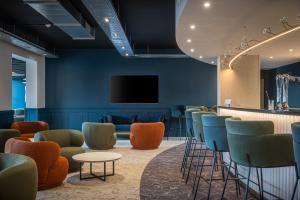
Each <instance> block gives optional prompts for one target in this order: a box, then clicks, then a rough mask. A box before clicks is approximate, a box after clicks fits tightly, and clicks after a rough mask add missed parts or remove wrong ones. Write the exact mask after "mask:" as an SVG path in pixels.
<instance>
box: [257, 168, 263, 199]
mask: <svg viewBox="0 0 300 200" xmlns="http://www.w3.org/2000/svg"><path fill="white" fill-rule="evenodd" d="M256 176H257V185H258V190H259V198H260V199H262V193H261V188H260V180H259V179H260V177H259V173H258V168H256Z"/></svg>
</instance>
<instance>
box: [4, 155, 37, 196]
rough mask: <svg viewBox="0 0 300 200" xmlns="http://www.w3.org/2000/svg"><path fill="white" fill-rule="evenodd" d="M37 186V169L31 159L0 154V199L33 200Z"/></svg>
mask: <svg viewBox="0 0 300 200" xmlns="http://www.w3.org/2000/svg"><path fill="white" fill-rule="evenodd" d="M37 184H38V175H37V167H36V164H35V161H34V160H33V159H31V158H29V157H27V156H23V155H18V154H4V153H0V199H13V200H34V199H35V197H36V193H37Z"/></svg>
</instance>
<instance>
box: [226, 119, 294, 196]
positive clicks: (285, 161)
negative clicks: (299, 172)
mask: <svg viewBox="0 0 300 200" xmlns="http://www.w3.org/2000/svg"><path fill="white" fill-rule="evenodd" d="M225 123H226V129H227V139H228V146H229V152H230V155H231V159H232V161H233V162H235V163H237V164H239V165H242V166H245V167H248V178H247V187H246V193H245V198H247V194H248V192H247V191H248V187H249V177H250V173H251V168H256V169H260V179H261V181H258V183H259V182H260V185H259V186H260V187H259V188H261V191H260V197H261V198H262V199H263V198H264V190H263V173H262V170H261V169H262V168H275V167H287V166H294V163H295V161H294V156H293V141H292V135H291V134H274V124H273V122H271V121H241V120H236V119H226V121H225ZM257 174H258V172H257Z"/></svg>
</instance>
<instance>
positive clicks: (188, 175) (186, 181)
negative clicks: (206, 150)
mask: <svg viewBox="0 0 300 200" xmlns="http://www.w3.org/2000/svg"><path fill="white" fill-rule="evenodd" d="M196 147H197V144H195V146H194V150H193V154H192V158H191V162H190V166H189V170H188V173H187V175H186V180H185V183H186V184H187V183H188V181H189V177H190V172H191V168H192V165H193V161H194V156H195V151H196ZM201 148H202V143H200V150H199V151H200V152H201Z"/></svg>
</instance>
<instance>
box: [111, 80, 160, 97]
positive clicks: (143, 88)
mask: <svg viewBox="0 0 300 200" xmlns="http://www.w3.org/2000/svg"><path fill="white" fill-rule="evenodd" d="M158 82H159V77H158V76H157V75H122V76H112V77H111V80H110V101H111V103H158V102H159V97H158V96H159V88H158V85H159V83H158Z"/></svg>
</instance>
